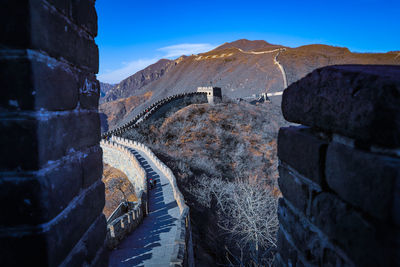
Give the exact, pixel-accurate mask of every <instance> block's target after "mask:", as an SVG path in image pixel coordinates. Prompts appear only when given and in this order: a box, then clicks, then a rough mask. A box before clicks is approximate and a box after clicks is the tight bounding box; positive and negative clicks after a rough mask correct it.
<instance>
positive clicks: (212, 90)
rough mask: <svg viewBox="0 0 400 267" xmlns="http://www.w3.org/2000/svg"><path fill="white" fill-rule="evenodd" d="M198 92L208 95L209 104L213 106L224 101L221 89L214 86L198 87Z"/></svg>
mask: <svg viewBox="0 0 400 267" xmlns="http://www.w3.org/2000/svg"><path fill="white" fill-rule="evenodd" d="M197 92H200V93H206V94H207V100H208V103H209V104H211V105H213V104H214V103H219V102H221V101H222V93H221V88H220V87H212V86H206V87H197Z"/></svg>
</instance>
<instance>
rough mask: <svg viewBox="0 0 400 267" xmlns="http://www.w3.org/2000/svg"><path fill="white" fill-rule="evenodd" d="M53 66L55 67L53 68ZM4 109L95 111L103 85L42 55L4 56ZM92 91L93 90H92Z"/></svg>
mask: <svg viewBox="0 0 400 267" xmlns="http://www.w3.org/2000/svg"><path fill="white" fill-rule="evenodd" d="M49 66H51V67H49ZM0 82H1V83H2V85H3V87H2V91H3V93H4V97H3V98H2V99H1V100H0V107H1V108H6V109H8V110H10V111H19V110H43V109H44V110H50V111H61V110H72V109H76V108H77V106H78V103H79V104H80V108H83V109H95V107H96V106H97V105H98V97H99V83H98V81H97V80H96V77H95V75H94V74H90V73H87V72H85V71H82V70H79V69H77V68H74V67H72V66H70V65H69V64H66V63H63V62H60V61H58V60H55V59H53V58H50V57H48V56H46V55H44V54H43V53H40V52H32V51H24V50H17V51H13V52H12V53H11V55H10V53H6V52H4V51H3V52H0ZM89 89H90V90H89Z"/></svg>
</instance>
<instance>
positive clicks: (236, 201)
mask: <svg viewBox="0 0 400 267" xmlns="http://www.w3.org/2000/svg"><path fill="white" fill-rule="evenodd" d="M197 182H198V183H197V186H196V187H192V188H191V189H190V192H191V193H192V194H193V195H194V196H195V197H196V199H197V201H198V202H199V203H200V204H202V205H204V206H206V207H209V208H210V207H211V203H212V200H215V202H216V209H217V214H218V215H219V216H218V225H219V227H220V228H221V229H223V230H224V232H225V233H227V234H228V236H229V239H230V240H231V241H234V242H231V243H236V244H237V245H238V246H239V248H240V250H241V251H242V250H247V252H251V253H252V254H251V255H249V256H250V258H249V259H250V260H251V262H252V263H253V264H255V265H257V264H256V263H257V262H260V261H261V260H262V259H261V258H262V257H263V254H264V253H263V252H265V251H269V250H270V249H271V248H274V247H276V232H277V230H278V228H279V222H278V218H277V214H276V211H277V199H276V197H274V196H273V194H272V191H271V190H270V189H269V188H267V187H264V186H262V185H260V184H257V183H255V184H251V183H249V182H247V181H242V180H239V179H237V180H236V181H234V182H227V181H223V180H221V179H217V178H207V177H204V176H203V177H201V178H200V179H198V180H197ZM240 258H242V257H240ZM264 261H265V260H264Z"/></svg>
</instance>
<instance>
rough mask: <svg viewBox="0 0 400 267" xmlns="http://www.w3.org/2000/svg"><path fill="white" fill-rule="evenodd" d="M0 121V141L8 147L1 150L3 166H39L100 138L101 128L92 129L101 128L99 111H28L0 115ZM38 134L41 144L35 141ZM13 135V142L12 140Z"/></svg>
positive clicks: (85, 146)
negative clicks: (13, 114) (28, 112)
mask: <svg viewBox="0 0 400 267" xmlns="http://www.w3.org/2000/svg"><path fill="white" fill-rule="evenodd" d="M0 125H1V127H2V129H4V131H2V132H1V133H0V140H1V141H0V144H2V146H3V147H5V148H6V149H5V150H1V152H0V155H1V156H2V157H4V158H5V161H3V162H1V163H0V170H1V169H2V168H5V167H6V166H7V167H8V168H10V167H12V168H13V169H39V168H41V167H44V166H45V165H46V164H48V161H54V160H57V159H58V158H60V157H63V156H66V155H68V154H69V153H71V152H74V151H78V150H80V149H85V148H87V147H91V146H93V145H95V144H98V142H99V140H100V130H98V131H93V129H100V128H99V127H100V119H99V116H98V113H97V111H91V112H88V111H83V112H75V111H73V112H62V113H46V112H44V113H41V112H39V113H38V114H37V116H33V114H27V116H26V117H22V118H21V116H20V117H15V116H13V117H11V118H3V119H1V118H0ZM82 125H84V127H82ZM70 129H71V130H70ZM73 129H76V130H73ZM16 133H18V135H16ZM38 137H39V138H40V143H41V145H40V146H37V145H36V142H35V140H36V139H37V138H38ZM14 139H15V141H14V142H10V141H11V140H14ZM9 146H10V147H9ZM8 147H9V149H8ZM34 155H38V156H37V157H36V156H34ZM28 158H34V159H35V160H29V159H28Z"/></svg>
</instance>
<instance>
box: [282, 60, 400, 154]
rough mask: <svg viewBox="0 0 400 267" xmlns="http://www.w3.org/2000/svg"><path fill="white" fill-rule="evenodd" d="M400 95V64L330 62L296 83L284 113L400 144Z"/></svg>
mask: <svg viewBox="0 0 400 267" xmlns="http://www.w3.org/2000/svg"><path fill="white" fill-rule="evenodd" d="M399 93H400V66H383V65H380V66H379V65H343V66H330V67H325V68H321V69H318V70H315V71H313V72H312V73H311V74H309V75H307V76H306V77H305V78H303V79H301V80H299V81H297V82H295V83H293V84H292V85H290V86H289V87H288V88H287V89H286V90H285V91H284V93H283V99H282V111H283V116H284V117H285V119H286V120H288V121H291V122H296V123H300V124H304V125H307V126H310V127H314V128H319V129H323V130H324V131H327V132H334V133H339V134H341V135H344V136H347V137H351V138H354V139H356V140H358V141H360V142H362V143H369V144H376V145H380V146H385V147H397V148H398V147H400V135H399V134H398V133H399V132H400V124H399V123H398V121H400V98H399V97H398V96H399Z"/></svg>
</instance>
